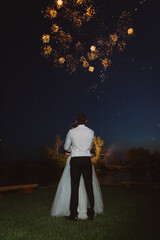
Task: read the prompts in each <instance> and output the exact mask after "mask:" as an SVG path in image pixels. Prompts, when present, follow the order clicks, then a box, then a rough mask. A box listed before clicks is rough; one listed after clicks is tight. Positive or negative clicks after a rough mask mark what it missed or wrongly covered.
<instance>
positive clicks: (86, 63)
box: [83, 60, 89, 68]
mask: <svg viewBox="0 0 160 240" xmlns="http://www.w3.org/2000/svg"><path fill="white" fill-rule="evenodd" d="M83 67H84V68H87V67H89V63H88V62H87V61H86V60H84V61H83Z"/></svg>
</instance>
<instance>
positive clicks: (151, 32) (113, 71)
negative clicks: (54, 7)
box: [0, 0, 160, 159]
mask: <svg viewBox="0 0 160 240" xmlns="http://www.w3.org/2000/svg"><path fill="white" fill-rule="evenodd" d="M48 2H49V1H42V0H28V1H19V0H15V1H11V0H10V1H9V0H5V1H4V0H2V3H1V9H2V13H1V16H2V20H1V24H2V26H1V40H2V43H1V57H2V60H3V64H2V74H1V84H0V98H1V99H0V104H1V124H0V126H1V129H0V138H1V144H2V146H3V148H4V149H5V152H6V156H7V154H8V156H10V158H12V157H11V156H14V155H18V154H19V155H22V156H23V157H24V159H27V158H28V159H33V158H35V159H37V158H38V156H39V153H40V148H41V147H43V146H44V145H52V144H53V143H54V139H55V136H56V134H61V135H62V138H63V139H64V138H65V136H66V134H67V131H68V128H69V126H70V124H71V123H73V122H74V121H75V118H76V115H77V113H79V112H84V113H85V114H86V116H87V119H88V124H87V126H88V127H90V128H92V129H93V130H94V131H95V135H96V136H100V137H101V138H103V140H104V143H105V147H106V148H107V149H109V150H110V151H114V150H116V149H126V148H129V147H140V146H143V147H145V148H150V149H156V150H158V149H160V66H159V63H160V60H159V53H160V31H159V29H160V17H159V2H158V0H145V1H144V0H142V1H136V0H130V1H127V0H122V1H118V0H113V1H111V0H109V1H107V0H106V1H105V0H103V1H102V0H101V1H98V2H97V1H96V4H101V3H102V2H103V14H105V15H106V16H107V17H106V16H104V17H105V19H106V25H107V21H108V27H109V28H110V29H112V24H113V23H112V16H115V17H116V16H118V15H119V14H121V13H122V12H123V11H124V10H126V11H130V12H131V14H132V18H133V29H134V34H133V36H132V37H131V38H130V39H129V40H128V41H127V47H126V49H125V50H124V51H123V52H122V53H120V54H115V55H114V56H113V59H112V65H111V66H110V67H109V68H108V69H107V71H104V72H103V74H104V75H103V76H104V82H103V83H102V82H101V81H102V78H101V76H100V72H99V71H98V70H96V69H95V71H94V72H93V73H91V72H87V71H86V72H85V71H83V69H80V70H78V71H76V72H75V73H73V74H67V73H66V72H65V71H63V70H62V69H57V68H55V67H54V66H53V64H52V62H51V61H47V60H46V59H45V58H44V57H43V56H42V55H41V54H40V52H41V36H42V35H43V33H44V32H46V29H47V28H48V26H47V21H46V20H45V19H44V16H43V14H42V13H41V11H43V10H44V9H45V8H46V6H47V4H48ZM105 11H106V12H105ZM107 14H108V15H109V16H108V15H107ZM108 19H109V20H108ZM95 86H96V87H95Z"/></svg>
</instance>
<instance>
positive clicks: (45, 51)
mask: <svg viewBox="0 0 160 240" xmlns="http://www.w3.org/2000/svg"><path fill="white" fill-rule="evenodd" d="M51 53H52V47H51V46H49V45H48V46H45V47H44V54H45V55H50V54H51Z"/></svg>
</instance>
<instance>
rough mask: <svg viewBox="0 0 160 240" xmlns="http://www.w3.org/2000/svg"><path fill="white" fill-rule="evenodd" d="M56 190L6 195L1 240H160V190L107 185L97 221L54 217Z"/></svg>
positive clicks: (2, 203) (1, 213)
mask: <svg viewBox="0 0 160 240" xmlns="http://www.w3.org/2000/svg"><path fill="white" fill-rule="evenodd" d="M55 191H56V188H55V187H52V188H45V189H44V188H43V189H37V190H36V191H35V193H34V194H23V193H20V192H8V193H4V195H3V197H2V198H1V199H0V240H82V239H84V240H94V239H97V240H107V239H108V240H160V191H155V190H146V189H142V188H140V189H125V188H124V187H110V186H103V187H102V195H103V199H104V214H103V215H98V216H96V217H95V218H94V220H93V222H92V221H88V220H78V222H70V221H68V220H66V219H65V218H53V217H51V215H50V209H51V205H52V201H53V198H54V194H55Z"/></svg>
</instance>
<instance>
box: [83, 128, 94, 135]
mask: <svg viewBox="0 0 160 240" xmlns="http://www.w3.org/2000/svg"><path fill="white" fill-rule="evenodd" d="M85 127H86V129H87V130H88V131H90V132H91V133H92V134H94V131H93V130H92V129H91V128H89V127H87V126H85Z"/></svg>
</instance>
